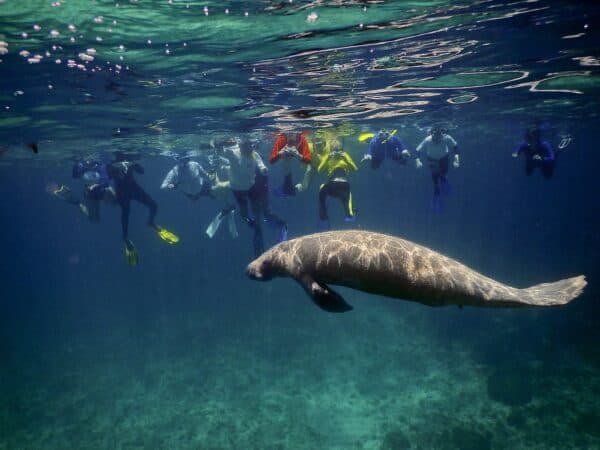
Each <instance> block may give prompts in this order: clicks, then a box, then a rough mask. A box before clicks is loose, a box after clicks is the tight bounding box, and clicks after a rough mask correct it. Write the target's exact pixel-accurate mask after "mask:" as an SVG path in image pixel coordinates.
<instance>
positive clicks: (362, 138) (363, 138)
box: [358, 133, 375, 142]
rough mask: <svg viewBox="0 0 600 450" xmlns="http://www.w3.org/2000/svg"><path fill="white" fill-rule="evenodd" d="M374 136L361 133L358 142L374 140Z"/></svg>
mask: <svg viewBox="0 0 600 450" xmlns="http://www.w3.org/2000/svg"><path fill="white" fill-rule="evenodd" d="M373 136H375V133H360V134H359V135H358V142H367V141H370V140H371V139H373Z"/></svg>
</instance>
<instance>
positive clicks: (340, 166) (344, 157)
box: [317, 151, 358, 177]
mask: <svg viewBox="0 0 600 450" xmlns="http://www.w3.org/2000/svg"><path fill="white" fill-rule="evenodd" d="M317 170H318V171H319V172H322V171H326V172H327V176H328V177H331V176H332V175H333V174H334V173H335V172H337V171H343V172H344V175H348V173H349V172H350V171H351V170H358V167H357V166H356V164H355V163H354V161H353V160H352V158H351V157H350V155H349V154H348V153H347V152H344V151H342V152H328V153H326V154H325V155H323V157H322V158H321V162H320V163H319V167H318V169H317Z"/></svg>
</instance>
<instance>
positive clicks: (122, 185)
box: [107, 161, 158, 239]
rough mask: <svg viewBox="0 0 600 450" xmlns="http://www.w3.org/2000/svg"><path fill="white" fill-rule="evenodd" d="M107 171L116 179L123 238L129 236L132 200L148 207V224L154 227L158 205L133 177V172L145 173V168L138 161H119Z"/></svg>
mask: <svg viewBox="0 0 600 450" xmlns="http://www.w3.org/2000/svg"><path fill="white" fill-rule="evenodd" d="M107 171H108V176H109V177H110V178H111V179H112V180H114V183H115V191H116V197H117V202H118V204H119V206H120V207H121V228H122V231H123V239H127V238H128V233H129V213H130V205H131V200H135V201H137V202H140V203H141V204H142V205H145V206H146V207H147V208H148V211H149V215H148V225H149V226H152V227H154V226H155V224H154V218H155V217H156V213H157V212H158V205H157V204H156V202H155V201H154V200H153V199H152V197H150V195H148V194H147V193H146V191H144V190H143V189H142V188H141V187H140V185H139V184H137V182H136V181H135V179H134V178H133V172H137V173H140V174H143V173H144V168H143V167H142V166H141V165H139V164H137V163H132V162H129V161H118V162H114V163H111V164H110V165H109V166H108V167H107Z"/></svg>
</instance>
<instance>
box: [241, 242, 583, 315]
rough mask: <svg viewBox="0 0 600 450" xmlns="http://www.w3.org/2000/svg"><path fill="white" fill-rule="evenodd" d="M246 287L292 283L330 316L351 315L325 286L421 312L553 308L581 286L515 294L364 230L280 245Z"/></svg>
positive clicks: (423, 250)
mask: <svg viewBox="0 0 600 450" xmlns="http://www.w3.org/2000/svg"><path fill="white" fill-rule="evenodd" d="M246 274H247V275H248V277H250V278H251V279H253V280H258V281H268V280H270V279H272V278H274V277H290V278H293V279H294V280H296V281H297V282H298V283H299V284H300V285H301V286H302V287H303V288H304V290H305V291H306V293H307V294H308V295H309V297H310V298H311V299H312V300H313V302H314V303H315V304H316V305H317V306H319V307H320V308H321V309H323V310H325V311H329V312H345V311H349V310H351V309H352V306H351V305H349V304H348V303H346V301H345V300H344V298H343V297H342V296H341V295H340V294H338V293H337V292H335V291H334V290H333V289H331V288H330V287H329V286H328V284H335V285H339V286H346V287H349V288H352V289H357V290H361V291H364V292H369V293H371V294H376V295H383V296H387V297H394V298H399V299H402V300H408V301H414V302H418V303H422V304H425V305H428V306H447V305H458V306H460V307H462V306H463V305H467V306H480V307H509V308H515V307H523V306H558V305H564V304H566V303H569V302H570V301H571V300H573V299H574V298H576V297H578V296H579V295H580V294H581V293H582V291H583V288H584V287H585V286H586V284H587V283H586V281H585V277H584V276H582V275H579V276H577V277H573V278H567V279H564V280H560V281H556V282H554V283H543V284H538V285H535V286H532V287H529V288H526V289H518V288H514V287H511V286H508V285H505V284H502V283H500V282H498V281H495V280H493V279H491V278H488V277H486V276H484V275H482V274H480V273H478V272H476V271H474V270H473V269H470V268H469V267H467V266H465V265H463V264H461V263H459V262H458V261H455V260H453V259H451V258H448V257H446V256H444V255H442V254H440V253H437V252H435V251H433V250H430V249H428V248H427V247H423V246H421V245H418V244H415V243H413V242H410V241H406V240H404V239H400V238H397V237H394V236H388V235H385V234H379V233H372V232H369V231H357V230H348V231H330V232H326V233H317V234H311V235H309V236H304V237H300V238H297V239H292V240H291V241H288V242H283V243H280V244H278V245H276V246H275V247H273V248H271V249H270V250H268V251H267V252H266V253H264V254H263V255H261V256H260V257H258V258H257V259H255V260H254V261H253V262H251V263H250V264H249V265H248V267H247V269H246Z"/></svg>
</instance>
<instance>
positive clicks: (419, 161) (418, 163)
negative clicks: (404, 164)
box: [415, 158, 423, 169]
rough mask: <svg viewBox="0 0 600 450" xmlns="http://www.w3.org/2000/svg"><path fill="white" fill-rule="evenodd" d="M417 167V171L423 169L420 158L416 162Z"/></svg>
mask: <svg viewBox="0 0 600 450" xmlns="http://www.w3.org/2000/svg"><path fill="white" fill-rule="evenodd" d="M415 165H416V167H417V169H420V168H421V167H423V163H422V162H421V160H420V159H419V158H417V160H416V161H415Z"/></svg>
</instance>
